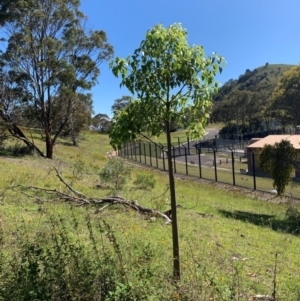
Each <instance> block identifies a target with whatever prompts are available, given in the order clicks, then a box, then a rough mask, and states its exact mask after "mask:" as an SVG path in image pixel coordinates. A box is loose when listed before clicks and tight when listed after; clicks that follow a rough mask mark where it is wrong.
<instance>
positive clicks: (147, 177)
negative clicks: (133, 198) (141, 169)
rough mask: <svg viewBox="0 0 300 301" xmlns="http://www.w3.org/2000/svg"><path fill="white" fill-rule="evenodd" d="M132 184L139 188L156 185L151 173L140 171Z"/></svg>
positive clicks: (151, 187) (150, 187)
mask: <svg viewBox="0 0 300 301" xmlns="http://www.w3.org/2000/svg"><path fill="white" fill-rule="evenodd" d="M133 184H134V185H136V186H137V187H138V188H140V189H153V188H154V187H155V185H156V179H155V178H154V176H153V174H149V173H141V174H138V175H137V176H136V180H135V181H134V182H133Z"/></svg>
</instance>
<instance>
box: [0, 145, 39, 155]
mask: <svg viewBox="0 0 300 301" xmlns="http://www.w3.org/2000/svg"><path fill="white" fill-rule="evenodd" d="M32 154H33V149H32V148H31V147H30V146H27V145H21V144H20V143H19V142H17V143H15V144H14V145H9V146H6V147H4V146H1V147H0V155H4V156H13V157H21V156H26V155H32Z"/></svg>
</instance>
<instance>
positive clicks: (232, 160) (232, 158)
mask: <svg viewBox="0 0 300 301" xmlns="http://www.w3.org/2000/svg"><path fill="white" fill-rule="evenodd" d="M228 148H229V149H230V151H231V164H232V182H233V186H235V173H234V156H233V149H231V148H230V147H229V146H228Z"/></svg>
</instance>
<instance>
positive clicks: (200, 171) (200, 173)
mask: <svg viewBox="0 0 300 301" xmlns="http://www.w3.org/2000/svg"><path fill="white" fill-rule="evenodd" d="M197 151H198V162H199V177H200V178H202V170H201V156H200V155H201V148H200V149H199V148H198V149H197Z"/></svg>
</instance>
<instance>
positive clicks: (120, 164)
mask: <svg viewBox="0 0 300 301" xmlns="http://www.w3.org/2000/svg"><path fill="white" fill-rule="evenodd" d="M131 170H132V167H130V166H128V165H127V164H126V163H125V161H124V160H123V159H121V158H119V157H113V158H110V159H109V161H108V162H107V164H106V165H105V166H104V167H103V168H102V170H101V172H100V174H99V176H100V179H101V181H103V182H105V183H110V184H113V185H114V188H115V189H116V190H119V189H121V188H122V187H123V186H124V184H125V183H126V182H127V181H128V180H129V179H130V178H131Z"/></svg>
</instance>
